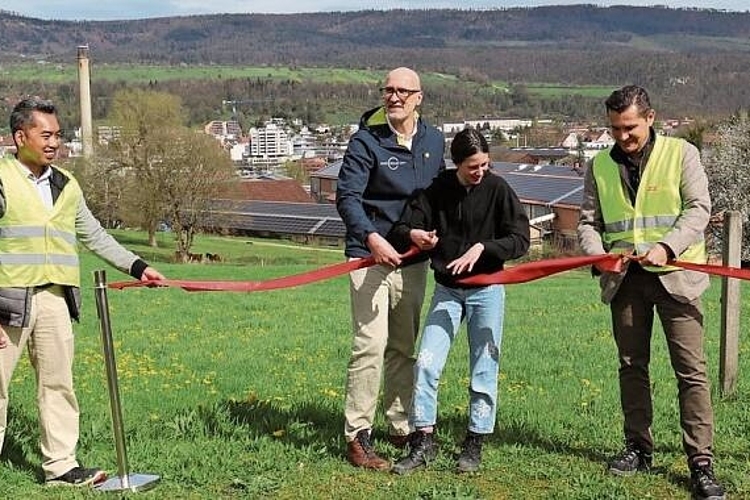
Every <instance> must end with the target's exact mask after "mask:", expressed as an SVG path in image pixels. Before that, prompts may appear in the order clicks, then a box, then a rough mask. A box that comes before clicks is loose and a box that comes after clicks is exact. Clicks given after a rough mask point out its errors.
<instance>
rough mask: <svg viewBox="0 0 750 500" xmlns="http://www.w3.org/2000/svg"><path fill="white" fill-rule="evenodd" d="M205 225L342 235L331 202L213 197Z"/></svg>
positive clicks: (327, 235)
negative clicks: (215, 198) (214, 198)
mask: <svg viewBox="0 0 750 500" xmlns="http://www.w3.org/2000/svg"><path fill="white" fill-rule="evenodd" d="M205 225H206V226H208V227H213V228H215V229H228V230H234V231H250V232H259V233H272V234H280V235H281V234H291V235H310V236H325V237H334V238H343V237H344V234H345V233H346V228H345V227H344V222H343V221H342V220H341V218H340V217H339V214H338V212H337V211H336V207H335V206H334V205H324V204H317V203H280V202H258V201H230V200H215V201H214V202H212V204H211V209H210V216H209V217H207V219H206V222H205Z"/></svg>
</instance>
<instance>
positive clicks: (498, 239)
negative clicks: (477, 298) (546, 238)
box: [391, 169, 529, 288]
mask: <svg viewBox="0 0 750 500" xmlns="http://www.w3.org/2000/svg"><path fill="white" fill-rule="evenodd" d="M411 229H423V230H425V231H432V230H433V229H434V230H436V231H437V236H438V238H439V239H438V244H437V246H436V247H435V248H434V249H433V250H432V251H430V258H431V261H432V268H433V269H434V270H435V281H437V282H438V283H440V284H441V285H444V286H448V287H453V288H460V287H462V286H461V285H458V284H457V283H456V280H457V279H459V278H464V277H466V276H470V275H473V274H480V273H492V272H495V271H499V270H501V269H502V268H503V264H504V263H505V261H506V260H510V259H517V258H519V257H521V256H523V255H524V254H525V253H526V252H527V251H528V249H529V218H528V217H527V216H526V213H525V211H524V209H523V207H522V206H521V203H520V201H519V200H518V197H517V196H516V193H515V192H514V191H513V189H512V188H511V187H510V186H509V185H508V183H507V182H505V180H504V179H503V178H501V177H498V176H496V175H494V174H492V173H490V172H487V173H485V175H484V177H483V178H482V181H481V182H480V183H479V184H478V185H476V186H470V187H468V188H467V187H464V186H463V185H461V183H459V181H458V176H457V172H456V170H454V169H452V170H446V171H444V172H442V173H441V174H440V175H439V176H438V177H437V178H436V179H435V180H434V181H433V182H432V184H431V185H430V186H429V187H428V188H426V189H424V190H421V191H419V192H418V193H416V194H415V196H414V197H413V198H412V199H411V200H410V201H409V203H408V204H407V207H406V209H405V211H404V213H403V215H402V217H401V220H400V221H399V222H398V224H397V225H396V226H395V227H394V230H393V232H392V237H391V239H392V241H393V242H394V243H395V244H396V246H397V248H399V249H400V250H403V249H404V248H405V247H408V246H409V244H410V242H411V240H410V238H409V231H410V230H411ZM475 243H482V244H483V245H484V251H483V252H482V255H481V257H480V258H479V260H478V261H477V263H476V264H475V265H474V269H473V270H472V271H471V272H470V273H464V274H461V275H458V276H454V275H453V274H452V272H451V271H450V270H448V269H447V267H446V266H447V265H448V264H449V263H451V262H452V261H453V260H455V259H457V258H459V257H461V256H462V255H463V254H464V253H466V251H467V250H468V249H469V248H471V247H472V246H473V245H474V244H475Z"/></svg>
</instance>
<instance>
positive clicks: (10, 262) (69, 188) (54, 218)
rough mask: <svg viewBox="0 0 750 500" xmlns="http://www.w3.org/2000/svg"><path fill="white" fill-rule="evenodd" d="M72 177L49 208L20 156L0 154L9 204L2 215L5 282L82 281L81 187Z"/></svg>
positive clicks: (0, 273) (0, 259)
mask: <svg viewBox="0 0 750 500" xmlns="http://www.w3.org/2000/svg"><path fill="white" fill-rule="evenodd" d="M58 170H60V171H61V172H62V173H63V174H64V175H66V176H67V177H68V183H67V184H66V186H65V188H64V189H63V190H62V193H60V196H59V198H58V199H57V201H56V202H55V205H54V206H53V207H52V209H51V210H50V209H49V208H47V207H46V206H45V205H44V203H43V202H42V200H41V198H40V196H39V193H38V191H37V188H36V186H34V185H33V184H32V183H31V182H29V180H28V179H27V178H26V173H25V172H24V171H23V170H22V167H21V165H20V164H19V163H18V162H17V160H15V159H12V158H4V159H0V180H2V183H3V193H4V195H5V205H6V210H5V214H4V215H3V217H0V287H29V286H37V285H44V284H47V283H54V284H58V285H72V286H79V283H80V272H79V262H78V250H77V243H76V241H77V240H76V228H75V223H76V214H77V212H78V207H79V204H80V202H81V200H82V196H83V194H82V192H81V188H80V186H79V185H78V183H77V182H76V181H75V179H74V178H73V177H72V176H71V175H70V174H69V173H68V172H66V171H64V170H62V169H58Z"/></svg>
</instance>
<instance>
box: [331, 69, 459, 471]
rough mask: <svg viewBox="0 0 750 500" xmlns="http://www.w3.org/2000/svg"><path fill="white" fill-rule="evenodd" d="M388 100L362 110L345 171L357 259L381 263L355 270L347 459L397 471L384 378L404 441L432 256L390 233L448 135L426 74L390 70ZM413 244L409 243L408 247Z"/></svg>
mask: <svg viewBox="0 0 750 500" xmlns="http://www.w3.org/2000/svg"><path fill="white" fill-rule="evenodd" d="M380 90H381V93H382V96H383V104H382V105H380V106H378V107H377V108H374V109H371V110H369V111H367V112H365V113H364V114H363V115H362V118H361V120H360V123H359V130H358V131H357V132H356V133H355V134H354V135H353V136H352V138H351V140H350V141H349V147H348V148H347V151H346V154H345V156H344V160H343V163H342V165H341V170H340V172H339V179H338V188H337V191H336V206H337V208H338V211H339V214H340V215H341V218H342V220H343V221H344V224H345V225H346V249H345V254H346V256H347V257H348V258H349V259H361V258H365V257H370V256H372V257H373V258H374V259H375V262H376V265H375V266H372V267H369V268H364V269H359V270H357V271H354V272H352V273H351V274H350V275H349V291H350V298H351V310H352V323H353V332H354V339H353V342H352V354H351V358H350V360H349V366H348V370H347V383H346V401H345V426H344V434H345V437H346V440H347V443H348V444H347V459H348V460H349V462H350V463H351V464H352V465H354V466H356V467H364V468H368V469H376V470H386V469H390V466H391V464H390V462H389V461H388V460H386V459H384V458H382V457H380V456H379V455H378V454H377V453H375V450H374V447H373V445H372V427H373V422H374V419H375V409H376V407H377V400H378V394H379V392H380V379H381V375H382V376H383V389H384V391H383V392H384V394H383V404H384V407H385V415H386V419H387V421H388V426H389V429H388V440H389V441H390V442H391V444H393V445H395V446H397V447H399V448H402V447H404V446H405V445H406V444H407V441H408V436H409V422H408V412H409V407H410V406H411V395H412V389H413V385H414V371H413V367H414V357H413V354H414V344H415V342H416V338H417V333H418V332H419V318H420V313H421V310H422V302H423V300H424V294H425V283H426V276H427V256H426V255H420V256H417V257H416V258H410V259H402V258H401V254H400V253H399V251H398V250H397V249H395V248H394V247H393V245H392V244H391V243H389V241H388V239H387V237H388V235H389V233H390V232H391V229H392V228H393V226H394V225H395V223H396V222H397V221H398V220H399V217H400V216H401V213H402V211H403V209H404V206H405V205H406V202H407V200H408V199H409V198H410V197H411V196H412V194H413V193H414V192H415V191H416V190H419V189H423V188H425V187H427V186H428V185H429V184H430V183H431V182H432V180H433V179H434V178H435V177H436V176H437V174H438V173H439V172H440V171H442V170H443V169H444V168H445V161H444V160H443V154H444V148H445V139H444V138H443V135H442V133H441V132H440V131H439V130H437V129H436V128H434V127H432V126H429V125H427V123H425V122H424V121H423V120H422V118H421V117H420V116H419V113H418V112H417V108H418V106H419V105H420V104H421V103H422V98H423V94H422V87H421V84H420V79H419V75H418V74H417V73H416V72H415V71H413V70H411V69H409V68H403V67H402V68H396V69H394V70H392V71H391V72H390V73H388V75H387V77H386V80H385V84H384V85H383V87H382V88H381V89H380ZM399 250H404V249H399Z"/></svg>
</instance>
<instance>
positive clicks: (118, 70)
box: [0, 61, 612, 97]
mask: <svg viewBox="0 0 750 500" xmlns="http://www.w3.org/2000/svg"><path fill="white" fill-rule="evenodd" d="M0 77H2V78H3V79H4V80H7V81H15V82H30V81H31V82H47V83H56V84H61V83H71V84H72V83H75V82H77V79H78V67H77V65H76V64H74V63H73V62H70V63H65V64H63V63H52V62H38V63H13V64H5V65H0ZM91 77H92V79H95V80H98V81H109V82H123V83H127V84H143V83H148V82H151V81H159V82H166V81H170V80H221V79H230V78H250V79H257V78H260V79H270V80H285V81H286V80H288V81H294V82H308V83H331V84H363V85H373V86H376V85H378V84H379V83H380V82H381V81H382V79H383V71H382V70H380V69H378V70H364V69H345V68H323V67H294V68H290V67H283V66H219V65H187V64H185V65H179V66H157V65H142V64H106V63H105V64H97V63H96V61H94V62H93V63H92V66H91ZM422 80H423V81H424V83H425V86H427V87H428V88H429V87H432V88H435V87H439V86H451V85H461V86H466V85H469V86H472V85H474V86H476V87H477V89H482V90H483V91H485V92H490V93H491V92H498V91H508V89H509V84H508V82H504V81H492V82H488V83H486V84H478V83H476V82H471V81H466V80H464V79H460V78H459V77H457V76H456V75H449V74H446V73H434V72H425V73H424V74H423V75H422ZM526 90H527V92H528V93H530V94H533V95H538V96H540V97H559V96H565V95H581V96H584V97H606V96H607V95H609V93H610V92H611V91H612V88H611V87H610V86H595V85H570V86H564V85H554V84H545V83H529V84H527V85H526Z"/></svg>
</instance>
